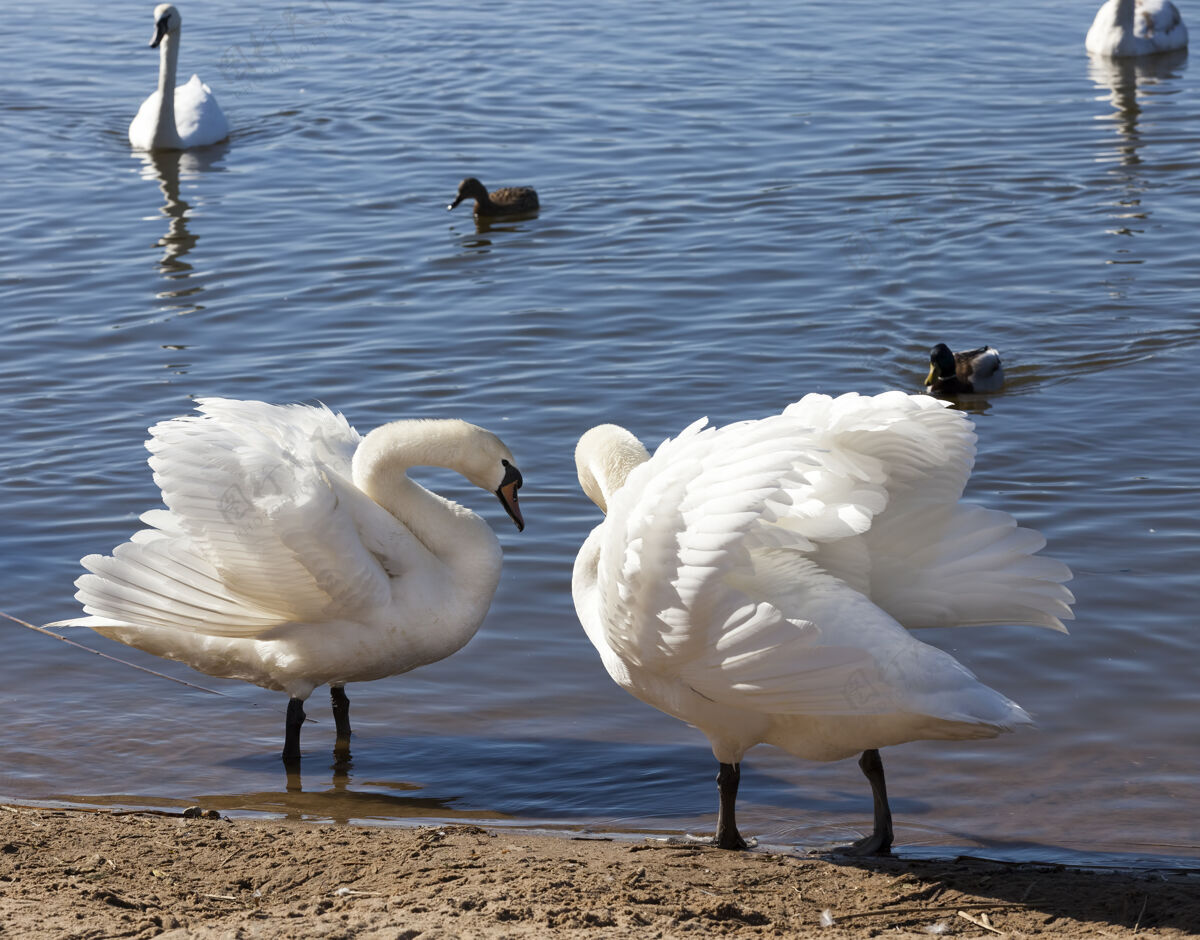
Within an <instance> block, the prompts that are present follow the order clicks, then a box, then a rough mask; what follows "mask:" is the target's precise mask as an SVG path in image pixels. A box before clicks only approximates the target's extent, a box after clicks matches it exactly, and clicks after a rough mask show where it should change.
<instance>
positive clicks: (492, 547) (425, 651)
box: [58, 398, 521, 701]
mask: <svg viewBox="0 0 1200 940" xmlns="http://www.w3.org/2000/svg"><path fill="white" fill-rule="evenodd" d="M197 408H198V410H199V412H200V414H199V415H195V416H187V417H181V418H174V419H172V420H170V421H164V422H162V423H160V424H157V425H155V426H154V427H152V428H151V429H150V435H151V437H150V440H149V441H148V442H147V448H148V449H149V450H150V452H151V457H150V466H151V468H152V469H153V470H154V480H155V483H157V485H158V486H159V488H160V489H161V491H162V498H163V502H164V503H165V504H166V507H167V508H166V509H165V510H163V509H158V510H152V511H150V512H147V513H145V514H144V515H143V516H142V521H143V522H144V523H145V524H146V525H147V526H148V528H146V529H143V530H142V531H140V532H138V533H136V534H135V535H134V536H133V538H132V539H131V540H130V541H129V542H127V543H125V544H123V545H119V546H118V547H117V548H116V549H115V550H114V551H113V554H112V555H111V556H103V555H88V556H87V557H85V558H84V559H83V561H82V563H83V565H84V567H85V568H87V569H88V570H89V572H90V573H89V574H85V575H83V576H81V577H80V578H79V580H78V581H77V582H76V585H77V587H78V593H77V594H76V597H77V599H78V600H79V601H80V602H81V603H82V604H83V607H84V610H85V611H86V612H87V613H88V614H89V616H87V617H82V618H77V619H75V620H69V621H63V622H62V623H60V624H58V625H59V626H84V627H91V628H92V629H95V630H97V631H98V632H100V633H103V634H104V635H106V636H109V637H112V638H113V639H116V640H119V641H120V642H122V643H126V644H128V645H130V646H135V647H137V648H139V649H143V650H146V651H147V652H150V653H153V654H155V655H157V656H162V657H165V658H168V659H174V660H178V661H180V662H184V663H186V664H188V665H189V666H191V667H193V668H194V669H197V670H199V671H201V672H204V673H207V674H209V675H214V676H223V677H228V678H235V679H243V680H245V681H248V682H252V683H255V684H256V685H260V686H263V687H264V688H268V689H278V690H282V691H285V692H287V693H288V695H289V696H290V697H291V698H293V699H297V700H300V701H303V700H304V699H305V698H307V697H308V695H309V694H310V693H311V692H312V690H313V689H314V688H315V687H316V686H318V685H323V684H329V685H331V686H337V687H341V686H342V685H344V684H345V683H347V682H362V681H367V680H372V679H379V678H383V677H385V676H390V675H396V674H399V673H402V672H407V671H409V670H410V669H414V668H416V667H417V666H421V665H424V664H426V663H430V662H435V661H436V660H439V659H442V658H444V657H445V656H448V655H450V654H451V653H453V652H454V651H455V650H457V649H459V648H460V647H461V646H462V645H463V644H465V643H466V642H467V641H468V640H469V639H470V638H471V637H472V636H473V635H474V633H475V631H476V630H477V629H478V627H479V624H480V623H481V622H482V620H483V617H484V615H485V614H486V612H487V609H488V606H489V605H490V602H491V598H492V594H493V593H494V591H495V588H496V585H497V582H498V580H499V576H500V564H501V550H500V544H499V542H498V540H497V539H496V536H495V534H494V533H493V532H492V530H491V528H490V527H489V526H488V524H487V523H486V522H485V521H484V520H483V519H481V518H480V517H479V516H477V515H475V514H474V513H473V512H470V511H468V510H466V509H464V508H463V507H461V506H458V505H456V504H454V503H452V502H450V501H449V500H445V499H443V498H442V497H440V496H437V495H436V494H435V493H432V492H430V491H429V490H426V489H425V488H424V487H421V486H420V485H419V484H417V483H415V482H414V481H412V480H411V479H409V478H408V476H407V473H406V471H407V470H408V468H409V467H411V466H421V465H434V466H444V467H448V468H450V469H454V470H457V471H458V472H460V473H462V474H463V475H464V476H465V477H466V478H467V479H468V480H470V481H471V482H472V483H475V484H476V485H478V486H480V487H482V488H484V489H487V490H488V491H489V492H492V493H496V494H497V495H500V496H501V500H502V502H504V503H505V505H506V506H507V507H508V508H509V511H510V513H511V514H512V515H513V518H514V520H515V521H517V522H518V525H520V524H521V523H520V514H519V510H518V509H517V504H516V488H517V487H519V485H520V483H519V480H520V476H519V473H517V471H516V469H515V467H513V466H511V462H512V455H511V453H509V451H508V449H507V448H506V447H505V446H504V445H503V444H502V443H501V442H500V440H499V439H498V438H496V437H495V435H493V434H491V433H490V432H488V431H485V430H483V429H482V428H477V427H475V426H473V425H469V424H466V423H465V422H462V421H398V422H393V423H391V424H386V425H383V426H382V427H380V428H377V429H375V430H374V431H372V432H371V433H370V434H368V435H367V436H366V437H365V438H364V437H362V436H360V435H359V434H358V432H357V431H355V430H354V429H353V428H352V427H351V426H350V425H349V424H348V423H347V422H346V420H345V419H344V418H343V417H342V416H341V415H339V414H334V413H333V412H332V411H330V410H329V409H328V408H325V407H323V406H320V407H310V406H306V405H282V406H281V405H269V404H264V403H262V402H254V401H231V400H226V399H215V398H209V399H201V400H199V401H198V403H197Z"/></svg>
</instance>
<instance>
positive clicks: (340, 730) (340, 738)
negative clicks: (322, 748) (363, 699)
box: [329, 685, 350, 764]
mask: <svg viewBox="0 0 1200 940" xmlns="http://www.w3.org/2000/svg"><path fill="white" fill-rule="evenodd" d="M329 698H330V700H331V701H332V702H333V724H334V727H335V728H336V729H337V740H335V741H334V743H333V759H334V760H335V761H336V762H337V763H339V764H341V763H345V762H347V761H349V760H350V699H348V698H347V697H346V690H345V688H344V687H342V686H340V685H331V686H330V687H329Z"/></svg>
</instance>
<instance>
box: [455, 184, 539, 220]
mask: <svg viewBox="0 0 1200 940" xmlns="http://www.w3.org/2000/svg"><path fill="white" fill-rule="evenodd" d="M464 199H474V200H475V215H476V216H477V217H480V218H490V219H494V218H500V217H503V216H518V215H532V214H533V213H535V212H537V211H538V196H537V193H536V192H534V190H533V189H531V188H530V187H528V186H505V187H504V188H503V189H495V190H492V192H490V193H489V192H488V191H487V187H486V186H484V185H483V183H481V182H479V180H477V179H475V177H473V176H468V177H467V178H466V179H465V180H463V181H462V182H461V183H459V184H458V193H457V194H456V195H455V197H454V202H452V203H450V205H448V206H446V208H447V209H453V208H455V207H456V206H457V205H458V204H459V203H460V202H462V201H463V200H464Z"/></svg>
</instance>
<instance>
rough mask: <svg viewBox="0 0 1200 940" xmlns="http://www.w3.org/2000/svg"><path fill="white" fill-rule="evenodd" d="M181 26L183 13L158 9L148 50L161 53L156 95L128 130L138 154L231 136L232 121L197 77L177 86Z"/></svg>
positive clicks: (161, 6)
mask: <svg viewBox="0 0 1200 940" xmlns="http://www.w3.org/2000/svg"><path fill="white" fill-rule="evenodd" d="M182 25H183V21H182V19H181V17H180V16H179V11H178V10H177V9H175V7H173V6H171V4H169V3H160V4H159V5H158V6H156V7H155V8H154V38H153V39H151V40H150V48H151V49H153V48H156V47H157V48H158V49H159V57H158V90H157V91H155V92H154V94H152V95H151V96H150V97H149V98H147V99H146V100H145V101H143V102H142V106H141V107H140V108H138V113H137V116H136V117H134V119H133V121H132V122H131V123H130V125H129V143H130V144H132V145H133V147H134V149H136V150H187V149H188V148H190V147H207V146H208V145H209V144H215V143H217V142H218V141H222V140H224V139H225V138H226V137H228V136H229V122H228V121H226V120H225V115H224V113H223V112H222V111H221V106H220V105H219V104H217V99H216V97H215V96H214V95H213V93H212V89H211V88H209V87H208V86H207V85H206V84H204V82H202V81H200V76H199V75H193V76H192V78H191V80H190V81H189V82H188V83H187V84H186V85H180V86H178V87H176V85H175V71H176V67H177V65H178V63H179V37H180V27H181V26H182Z"/></svg>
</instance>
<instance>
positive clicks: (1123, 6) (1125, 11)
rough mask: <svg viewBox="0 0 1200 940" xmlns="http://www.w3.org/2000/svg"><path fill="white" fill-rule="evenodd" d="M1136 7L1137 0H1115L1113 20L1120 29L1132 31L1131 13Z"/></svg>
mask: <svg viewBox="0 0 1200 940" xmlns="http://www.w3.org/2000/svg"><path fill="white" fill-rule="evenodd" d="M1136 7H1137V0H1117V8H1116V10H1115V11H1114V20H1115V22H1116V24H1117V25H1118V26H1120V27H1121V28H1122V29H1126V30H1129V31H1130V32H1132V31H1133V14H1134V12H1135V8H1136Z"/></svg>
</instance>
